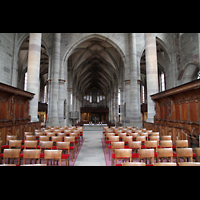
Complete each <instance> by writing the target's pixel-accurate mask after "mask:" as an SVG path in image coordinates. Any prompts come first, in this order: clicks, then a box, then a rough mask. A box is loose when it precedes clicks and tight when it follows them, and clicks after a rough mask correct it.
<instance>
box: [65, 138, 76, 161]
mask: <svg viewBox="0 0 200 200" xmlns="http://www.w3.org/2000/svg"><path fill="white" fill-rule="evenodd" d="M64 142H70V147H69V148H70V151H72V162H73V154H74V148H75V137H74V136H71V137H67V136H65V137H64ZM71 144H72V146H71Z"/></svg>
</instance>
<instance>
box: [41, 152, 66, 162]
mask: <svg viewBox="0 0 200 200" xmlns="http://www.w3.org/2000/svg"><path fill="white" fill-rule="evenodd" d="M61 156H62V150H44V160H45V164H47V160H53V161H54V162H53V163H54V165H55V160H57V161H59V166H61ZM57 165H58V163H57Z"/></svg>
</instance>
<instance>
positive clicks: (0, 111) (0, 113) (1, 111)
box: [0, 102, 6, 119]
mask: <svg viewBox="0 0 200 200" xmlns="http://www.w3.org/2000/svg"><path fill="white" fill-rule="evenodd" d="M0 104H1V107H0V119H5V118H6V102H0Z"/></svg>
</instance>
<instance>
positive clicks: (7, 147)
mask: <svg viewBox="0 0 200 200" xmlns="http://www.w3.org/2000/svg"><path fill="white" fill-rule="evenodd" d="M1 148H2V149H9V145H8V144H6V145H2V146H1Z"/></svg>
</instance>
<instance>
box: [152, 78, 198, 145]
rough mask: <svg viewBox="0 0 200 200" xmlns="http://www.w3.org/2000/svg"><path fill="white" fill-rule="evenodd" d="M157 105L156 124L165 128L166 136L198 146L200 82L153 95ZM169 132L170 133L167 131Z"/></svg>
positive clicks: (192, 82)
mask: <svg viewBox="0 0 200 200" xmlns="http://www.w3.org/2000/svg"><path fill="white" fill-rule="evenodd" d="M151 99H152V100H153V101H154V102H155V104H156V109H155V111H156V114H155V116H154V123H155V124H156V125H162V126H165V135H168V134H170V132H171V133H172V135H173V140H174V142H175V140H176V139H177V138H178V139H186V138H187V139H188V140H189V143H190V144H191V145H192V144H197V143H198V137H199V134H200V127H199V121H200V80H195V81H191V82H189V83H186V84H183V85H180V86H177V87H175V88H172V89H169V90H166V91H164V92H160V93H157V94H154V95H151ZM167 130H168V131H167ZM160 132H161V134H163V129H161V131H160Z"/></svg>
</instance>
